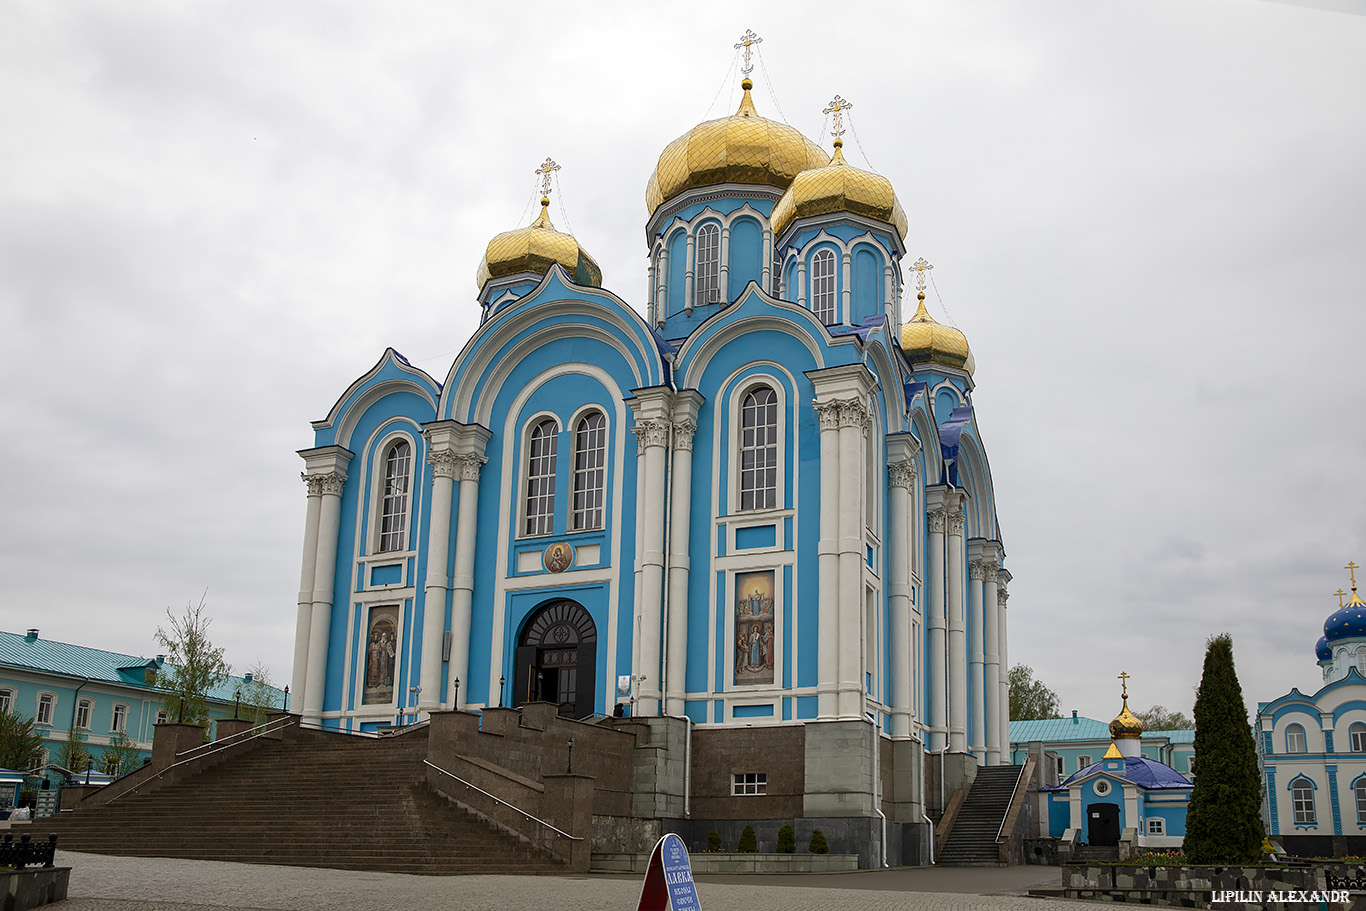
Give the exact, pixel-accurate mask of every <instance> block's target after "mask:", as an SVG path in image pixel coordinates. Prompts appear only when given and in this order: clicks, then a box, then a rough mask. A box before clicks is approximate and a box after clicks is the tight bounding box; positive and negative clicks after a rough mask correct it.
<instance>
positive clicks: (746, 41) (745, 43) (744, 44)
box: [735, 29, 764, 76]
mask: <svg viewBox="0 0 1366 911" xmlns="http://www.w3.org/2000/svg"><path fill="white" fill-rule="evenodd" d="M763 41H764V39H762V38H760V37H759V36H758V35H756V34H754V32H753V30H752V29H745V33H744V34H743V35H741V36H740V43H739V44H737V45H735V49H736V50H737V51H738V50H741V49H743V50H744V52H745V65H744V66H742V67H740V72H742V73H744V74H745V75H746V76H748V75H749V74H750V73H752V72H754V64H752V63H750V62H749V54H750V48H751V47H753V46H754V45H756V44H762V43H763Z"/></svg>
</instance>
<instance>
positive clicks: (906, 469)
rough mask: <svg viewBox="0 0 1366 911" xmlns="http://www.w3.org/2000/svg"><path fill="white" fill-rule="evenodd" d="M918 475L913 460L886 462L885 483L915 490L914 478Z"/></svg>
mask: <svg viewBox="0 0 1366 911" xmlns="http://www.w3.org/2000/svg"><path fill="white" fill-rule="evenodd" d="M918 476H919V472H918V471H917V470H916V467H915V463H914V462H888V463H887V483H888V484H890V485H891V486H892V487H903V488H905V489H906V490H915V480H916V478H917V477H918Z"/></svg>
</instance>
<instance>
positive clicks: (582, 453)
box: [574, 411, 607, 531]
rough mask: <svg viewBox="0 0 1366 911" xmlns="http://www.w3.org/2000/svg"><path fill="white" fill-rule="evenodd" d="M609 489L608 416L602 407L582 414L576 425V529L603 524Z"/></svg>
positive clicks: (596, 526) (598, 526)
mask: <svg viewBox="0 0 1366 911" xmlns="http://www.w3.org/2000/svg"><path fill="white" fill-rule="evenodd" d="M606 489H607V419H606V418H604V417H603V416H602V412H601V411H593V412H590V413H588V414H586V415H584V416H583V417H581V418H579V423H578V424H577V425H576V426H575V428H574V529H575V530H576V531H582V530H584V529H588V528H602V525H603V522H602V503H603V494H604V492H605V491H606Z"/></svg>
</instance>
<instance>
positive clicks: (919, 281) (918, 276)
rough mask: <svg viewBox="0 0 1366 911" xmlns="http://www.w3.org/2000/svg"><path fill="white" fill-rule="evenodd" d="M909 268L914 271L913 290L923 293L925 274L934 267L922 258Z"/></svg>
mask: <svg viewBox="0 0 1366 911" xmlns="http://www.w3.org/2000/svg"><path fill="white" fill-rule="evenodd" d="M911 268H912V269H914V270H915V290H917V291H924V290H925V273H926V272H928V271H930V270H931V269H933V268H934V266H931V265H930V262H929V260H927V259H926V258H925V257H923V256H922V257H920V258H919V259H917V260H916V261H915V262H913V263H911Z"/></svg>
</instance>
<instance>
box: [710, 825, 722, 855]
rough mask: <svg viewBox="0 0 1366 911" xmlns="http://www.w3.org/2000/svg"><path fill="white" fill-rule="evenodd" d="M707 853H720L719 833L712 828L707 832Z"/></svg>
mask: <svg viewBox="0 0 1366 911" xmlns="http://www.w3.org/2000/svg"><path fill="white" fill-rule="evenodd" d="M707 853H708V854H720V853H721V833H720V832H718V831H716V830H715V829H712V830H711V831H710V832H708V833H707Z"/></svg>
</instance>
